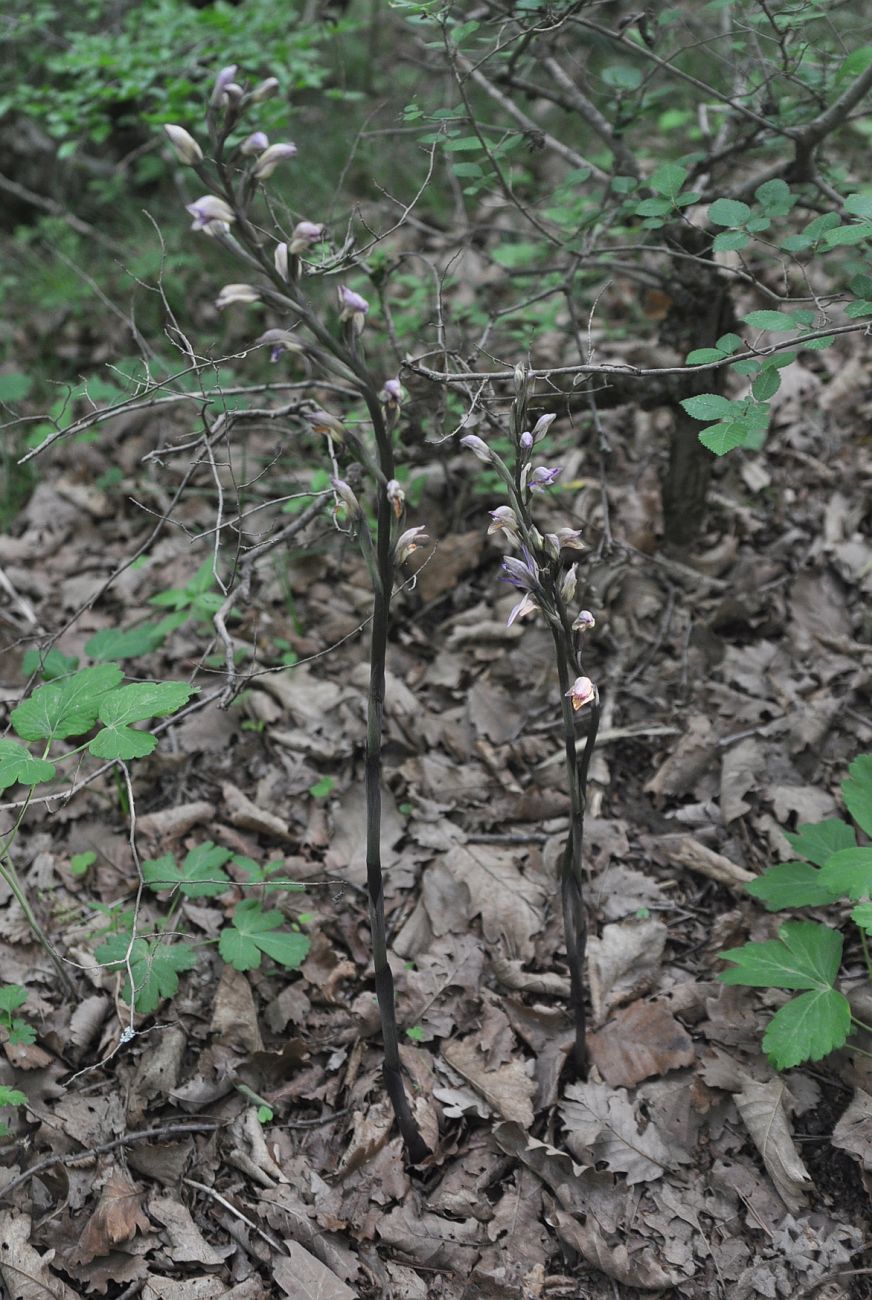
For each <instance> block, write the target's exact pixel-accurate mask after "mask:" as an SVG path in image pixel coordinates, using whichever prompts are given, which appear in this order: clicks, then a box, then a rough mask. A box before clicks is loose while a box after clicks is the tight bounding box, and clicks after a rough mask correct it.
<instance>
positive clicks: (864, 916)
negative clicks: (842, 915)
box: [851, 903, 872, 934]
mask: <svg viewBox="0 0 872 1300" xmlns="http://www.w3.org/2000/svg"><path fill="white" fill-rule="evenodd" d="M851 920H852V921H856V923H857V925H859V927H860V929H861V930H865V931H866V933H867V934H872V903H858V904H857V906H856V907H854V908H852V909H851Z"/></svg>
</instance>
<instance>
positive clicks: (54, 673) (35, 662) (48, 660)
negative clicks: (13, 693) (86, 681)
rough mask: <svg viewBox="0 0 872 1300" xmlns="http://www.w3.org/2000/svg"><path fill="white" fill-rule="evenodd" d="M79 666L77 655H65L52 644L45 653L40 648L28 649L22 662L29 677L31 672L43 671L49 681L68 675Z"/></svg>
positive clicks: (22, 667)
mask: <svg viewBox="0 0 872 1300" xmlns="http://www.w3.org/2000/svg"><path fill="white" fill-rule="evenodd" d="M78 666H79V660H78V658H77V656H76V655H65V654H63V653H62V652H61V651H60V650H58V648H57V646H52V647H51V649H50V650H47V651H46V652H45V654H41V653H40V651H39V650H28V651H27V652H26V653H25V656H24V659H23V660H22V663H21V670H22V672H24V673H26V674H27V676H28V677H29V676H30V674H31V673H41V674H42V676H43V677H44V678H45V680H46V681H47V682H50V681H51V680H52V678H54V677H68V676H69V674H70V673H74V672H75V671H76V669H77V668H78Z"/></svg>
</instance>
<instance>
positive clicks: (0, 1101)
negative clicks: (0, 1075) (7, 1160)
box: [0, 1084, 27, 1137]
mask: <svg viewBox="0 0 872 1300" xmlns="http://www.w3.org/2000/svg"><path fill="white" fill-rule="evenodd" d="M26 1105H27V1097H26V1095H25V1094H24V1093H23V1092H19V1090H18V1089H17V1088H7V1087H6V1085H5V1084H0V1110H2V1109H4V1108H5V1107H6V1106H26ZM8 1136H9V1125H8V1124H5V1123H4V1122H3V1121H2V1120H0V1137H8Z"/></svg>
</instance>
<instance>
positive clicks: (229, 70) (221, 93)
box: [209, 63, 237, 108]
mask: <svg viewBox="0 0 872 1300" xmlns="http://www.w3.org/2000/svg"><path fill="white" fill-rule="evenodd" d="M236 66H237V65H236V64H235V63H231V64H228V66H227V67H226V68H222V69H221V71H220V72H219V73H218V76H217V77H216V78H215V85H214V87H213V89H212V98H211V100H210V101H209V102H210V104H211V106H212V107H213V108H216V107H217V106H218V105H220V104H226V103H227V102H228V98H229V97H228V94H227V87H228V86H230V85H232V84H233V82H234V78H235V77H236Z"/></svg>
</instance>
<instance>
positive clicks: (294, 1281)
mask: <svg viewBox="0 0 872 1300" xmlns="http://www.w3.org/2000/svg"><path fill="white" fill-rule="evenodd" d="M285 1248H286V1249H287V1252H288V1255H287V1258H284V1257H281V1258H279V1259H277V1260H276V1261H275V1264H274V1265H273V1277H274V1278H275V1280H276V1281H277V1282H278V1284H279V1286H280V1287H281V1288H282V1290H283V1291H284V1292H285V1293H286V1294H287V1296H288V1297H289V1300H357V1293H356V1292H355V1291H352V1289H351V1287H350V1286H346V1284H345V1283H344V1282H343V1281H341V1280H340V1279H339V1278H338V1277H337V1276H336V1274H335V1273H333V1272H332V1271H331V1270H330V1269H329V1268H328V1267H327V1265H326V1264H322V1263H321V1261H320V1259H316V1258H315V1256H314V1255H310V1254H309V1252H308V1250H306V1248H305V1246H301V1245H300V1243H299V1242H298V1241H286V1242H285Z"/></svg>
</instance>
